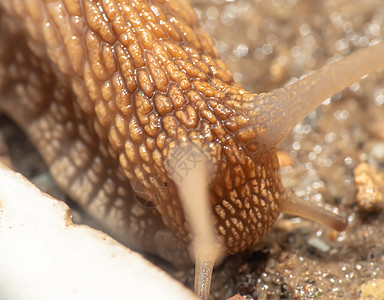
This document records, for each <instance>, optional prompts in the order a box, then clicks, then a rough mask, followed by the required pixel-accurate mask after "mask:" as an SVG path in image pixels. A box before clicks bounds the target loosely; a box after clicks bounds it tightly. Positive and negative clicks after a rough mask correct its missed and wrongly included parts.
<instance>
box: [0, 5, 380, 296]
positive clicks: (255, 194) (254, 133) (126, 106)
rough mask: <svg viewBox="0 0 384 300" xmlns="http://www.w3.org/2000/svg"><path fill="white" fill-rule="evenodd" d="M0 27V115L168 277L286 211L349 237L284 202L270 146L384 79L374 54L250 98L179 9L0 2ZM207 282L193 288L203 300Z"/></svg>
mask: <svg viewBox="0 0 384 300" xmlns="http://www.w3.org/2000/svg"><path fill="white" fill-rule="evenodd" d="M0 20H1V27H0V28H1V29H0V37H1V40H6V41H7V43H6V44H5V45H4V47H2V48H1V49H0V109H1V110H2V111H3V112H5V113H6V114H8V115H9V116H11V118H13V119H14V120H15V121H16V122H17V123H18V124H19V125H20V126H21V127H22V128H23V129H24V130H25V131H26V132H27V134H28V136H29V137H30V139H31V140H32V141H33V143H34V144H35V145H36V147H37V149H38V150H39V151H40V153H41V154H42V156H43V157H44V159H45V161H46V162H47V164H48V165H49V168H50V171H51V173H52V175H53V177H54V178H55V180H56V181H57V183H58V185H59V186H60V187H61V188H62V189H63V190H64V191H66V193H67V194H68V195H69V196H70V197H71V198H73V199H74V200H75V201H76V202H78V203H79V204H80V205H81V206H82V207H84V208H85V210H86V211H87V212H88V213H89V214H90V215H91V216H93V217H94V218H95V219H97V220H98V221H100V222H101V223H102V224H103V226H104V227H105V228H106V230H108V231H109V232H111V233H112V234H113V235H114V236H115V237H117V238H118V239H119V240H120V241H122V242H124V243H126V244H128V245H129V246H131V247H133V248H135V249H138V250H142V251H149V252H152V253H155V254H158V255H160V256H162V257H163V258H165V259H167V260H169V261H172V262H173V263H175V264H177V265H183V264H186V263H187V262H189V261H190V260H191V256H190V249H189V248H190V246H191V245H192V248H193V251H194V252H193V253H192V254H193V255H192V260H196V263H197V264H198V265H201V262H204V261H206V260H207V261H209V264H210V267H209V269H210V271H208V272H211V268H212V267H213V264H214V262H215V260H216V258H217V256H220V255H221V253H224V254H233V253H237V252H239V251H243V250H245V249H247V248H248V247H250V246H252V245H254V244H255V243H257V242H258V240H259V239H260V238H261V237H262V236H263V235H264V234H265V233H266V232H267V231H268V230H269V229H270V228H271V226H272V225H273V223H274V222H275V220H276V219H277V217H278V216H279V214H280V213H281V212H288V213H295V214H297V215H300V216H305V217H309V218H311V219H314V220H317V221H319V222H322V223H324V224H326V225H328V226H331V227H333V228H335V229H338V230H344V229H345V227H346V222H345V219H343V218H341V217H338V216H335V215H333V214H331V213H328V212H325V211H322V210H320V209H317V208H315V207H310V206H308V205H307V204H305V203H302V202H300V201H298V200H296V199H290V198H289V197H287V194H286V192H285V190H284V188H283V186H282V183H281V180H280V176H279V163H278V159H277V154H276V144H277V143H278V142H279V141H280V140H281V139H282V138H283V137H284V136H285V135H286V134H287V133H288V132H289V131H290V129H291V128H292V127H293V126H294V125H295V124H297V123H298V122H299V121H300V120H301V119H302V118H304V117H305V116H306V115H307V114H309V113H310V112H311V111H312V110H313V109H314V108H315V107H316V106H317V105H319V104H320V103H321V102H322V101H323V100H324V99H326V98H327V97H329V96H331V95H332V94H333V93H335V92H337V91H339V90H340V89H342V88H343V87H345V86H348V85H349V84H351V83H353V82H355V81H356V80H358V79H359V78H360V77H361V76H362V75H364V74H366V73H368V72H371V71H374V70H376V69H379V68H381V67H383V66H384V57H383V58H380V59H374V58H373V57H375V56H377V57H379V56H380V53H383V50H384V45H383V44H378V45H376V46H373V47H370V48H367V49H363V50H361V51H359V52H357V53H355V54H352V55H351V56H349V57H347V58H345V59H343V60H340V61H338V62H335V63H333V64H330V65H327V66H325V67H323V68H322V69H320V70H319V71H317V72H314V73H312V74H311V75H309V76H307V77H305V78H303V79H302V80H300V81H298V82H296V83H294V84H292V85H290V86H288V87H286V88H283V89H280V90H276V91H273V92H270V93H266V94H258V95H256V94H251V93H248V92H246V91H245V90H243V89H242V88H241V87H239V86H238V85H237V84H235V83H234V81H233V79H232V75H231V73H230V71H229V70H228V69H227V68H226V67H225V65H224V64H223V62H222V61H221V60H220V58H219V56H218V52H217V50H216V48H215V46H214V44H213V42H212V40H211V39H210V37H209V36H208V35H207V34H206V33H205V32H204V31H203V30H202V29H201V27H200V25H199V22H198V18H197V16H196V15H195V13H194V11H193V9H192V8H191V7H190V5H189V4H188V2H187V1H183V0H169V1H165V0H157V1H139V0H136V1H123V0H114V1H113V0H110V1H108V0H103V1H90V0H62V1H48V0H29V1H27V0H19V1H12V0H2V1H1V2H0ZM201 162H204V163H203V165H202V167H201V169H199V168H197V166H201ZM208 165H209V166H208ZM197 169H199V170H201V172H203V173H205V174H206V177H205V178H206V179H207V183H208V186H206V184H205V185H204V183H203V182H201V180H200V181H198V180H197V179H196V178H197V177H198V175H197V177H196V174H194V175H193V173H194V171H195V170H197ZM191 174H192V175H193V176H195V177H193V179H191V178H192V177H189V176H192V175H191ZM186 182H188V183H189V185H190V186H192V187H193V188H195V189H196V190H205V189H206V190H207V193H206V194H202V195H201V196H199V198H203V199H202V201H203V202H204V203H206V204H207V203H208V204H209V205H208V206H209V208H210V209H211V212H209V213H208V214H207V216H206V218H205V217H204V218H205V219H207V220H208V223H209V222H210V223H211V224H213V226H212V228H211V229H209V230H208V231H211V233H212V234H210V236H211V237H212V239H214V240H215V241H214V244H215V245H216V244H217V246H214V247H213V248H214V249H208V250H207V251H201V249H199V246H198V245H200V244H199V243H200V241H201V240H202V239H203V238H202V237H201V231H200V230H199V229H195V225H192V224H193V223H194V222H193V218H195V217H193V216H190V214H189V212H186V205H185V202H183V201H185V200H184V199H185V198H188V195H190V194H191V193H183V191H184V190H185V189H186V188H187V187H185V186H184V187H183V183H184V184H185V183H186ZM192 198H193V197H192ZM191 201H193V199H192V200H187V202H188V203H190V202H191ZM204 218H202V219H204ZM196 226H197V227H198V225H196ZM207 226H208V225H207ZM199 232H200V233H199ZM208 235H209V234H208ZM216 237H217V240H216V239H215V238H216ZM212 239H210V241H212ZM207 244H209V243H207V242H203V243H201V245H203V246H201V247H203V248H204V247H205V246H204V245H207ZM211 244H212V243H211ZM208 248H209V247H208ZM215 249H216V250H217V251H216V250H215ZM193 256H194V257H193ZM197 269H198V268H197ZM198 270H199V269H198ZM204 271H205V269H204V268H203V269H202V270H201V272H200V271H198V272H197V276H199V273H204ZM200 275H201V274H200ZM208 277H209V276H208ZM204 280H205V279H204ZM204 280H202V282H203V283H202V284H198V286H197V287H196V288H195V289H196V290H197V292H198V293H199V295H201V296H202V297H207V296H208V295H207V294H208V293H209V280H210V279H209V278H207V279H206V281H204ZM200 281H201V280H200V279H199V280H197V282H200ZM207 282H208V284H207ZM202 285H203V286H207V285H208V290H207V289H206V288H201V286H202Z"/></svg>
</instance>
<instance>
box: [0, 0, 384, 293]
mask: <svg viewBox="0 0 384 300" xmlns="http://www.w3.org/2000/svg"><path fill="white" fill-rule="evenodd" d="M193 3H194V5H195V7H196V8H197V11H198V14H199V15H200V17H201V20H202V22H203V24H204V28H205V30H206V31H207V32H208V33H209V34H210V35H212V36H213V37H214V39H215V41H216V44H217V46H218V49H219V51H220V52H221V53H222V58H223V60H224V61H225V62H226V63H227V65H228V66H229V67H230V69H231V70H232V71H233V74H234V78H235V79H236V80H237V81H238V82H240V83H241V84H243V86H244V87H245V88H246V89H247V90H248V91H252V92H262V91H269V90H271V89H274V88H277V87H281V86H283V85H285V84H286V83H287V82H289V81H290V80H292V79H295V78H298V77H300V76H302V75H303V74H305V73H308V72H309V71H312V70H316V69H317V68H319V67H321V66H323V65H324V64H326V63H327V62H328V61H330V60H332V59H334V58H337V57H340V56H344V55H348V54H349V53H351V52H353V51H355V50H357V49H359V48H362V47H365V46H367V45H369V44H370V43H372V42H375V41H381V40H382V39H383V38H384V2H383V1H382V0H377V1H374V0H313V1H307V0H301V1H299V0H268V1H267V0H265V1H263V0H259V1H256V0H254V1H251V0H239V1H229V0H228V1H223V0H214V1H208V0H194V1H193ZM383 55H384V54H383ZM0 123H1V124H0V130H2V131H3V132H5V135H6V140H7V142H8V146H9V147H10V151H9V152H10V153H11V156H12V157H13V160H14V162H15V165H16V168H17V169H18V170H22V171H23V173H25V174H29V176H30V177H32V178H33V179H34V180H35V181H37V182H38V183H39V184H40V185H42V186H43V188H44V189H45V190H48V191H49V192H51V193H54V195H55V196H57V197H59V198H61V199H63V198H65V197H64V195H63V194H61V193H60V192H59V191H57V190H56V189H55V188H54V187H52V186H51V184H50V181H49V179H47V178H49V177H48V175H47V173H46V169H45V170H44V167H42V168H41V166H40V163H36V162H37V161H38V160H37V158H36V157H37V154H36V153H34V152H33V148H32V146H30V145H28V144H25V139H24V138H16V137H19V136H20V133H19V132H18V131H17V129H16V128H15V127H14V126H13V125H11V124H10V123H9V122H8V121H6V120H4V118H0ZM279 150H281V151H282V153H283V156H284V157H285V165H286V166H284V167H282V169H281V174H282V178H283V181H284V185H285V187H286V188H287V189H290V190H292V191H293V193H294V194H296V196H298V197H303V198H305V199H306V200H308V201H311V202H312V203H314V205H330V206H332V207H336V208H338V211H339V212H341V213H343V214H346V215H348V216H349V221H350V226H349V228H348V230H347V231H346V232H345V233H342V234H336V233H335V232H332V231H330V230H328V229H327V228H325V227H323V226H321V225H317V224H314V223H312V222H309V221H304V220H301V219H299V218H290V217H287V216H284V217H283V218H281V219H280V220H279V222H278V223H277V224H276V226H275V228H274V229H273V230H272V231H271V232H270V233H269V234H268V236H267V237H266V238H265V239H264V240H263V241H262V242H261V243H260V244H258V245H257V246H255V248H254V249H250V251H248V252H247V253H244V254H241V255H236V256H233V257H229V258H227V259H226V260H225V261H224V263H223V264H222V265H221V266H219V267H217V268H216V269H215V271H214V277H213V292H212V295H213V297H214V298H215V299H225V298H227V297H230V296H232V295H234V294H237V293H239V294H241V295H243V296H244V297H245V298H246V299H280V298H283V299H312V298H315V299H332V298H340V299H358V298H361V299H370V297H371V298H372V299H375V298H373V296H372V295H371V296H369V293H370V292H371V291H373V292H374V293H376V296H377V299H382V298H384V296H383V295H384V294H383V292H382V291H381V294H380V290H379V288H380V286H382V285H384V284H383V282H384V256H383V254H384V246H383V242H384V213H383V212H381V211H374V212H364V211H363V206H362V205H359V204H358V202H357V197H356V185H355V183H354V170H355V168H356V167H357V166H358V165H359V163H361V162H367V163H368V165H369V167H370V168H376V169H377V170H378V172H379V173H380V172H381V171H383V168H384V73H376V74H372V75H370V76H368V77H366V78H364V79H363V80H361V81H360V82H359V83H356V84H354V85H352V86H351V87H349V88H347V89H346V90H345V91H343V92H341V93H339V94H337V95H335V96H333V97H332V98H331V99H328V100H327V101H325V102H324V104H323V105H321V106H320V107H319V108H318V109H317V110H316V111H315V112H314V113H312V114H311V115H310V116H309V117H308V118H307V119H306V120H305V121H303V122H302V123H301V124H299V125H298V126H296V127H295V129H294V130H293V132H292V133H291V134H290V135H289V136H288V137H287V138H286V139H285V140H284V141H283V142H282V143H281V144H280V145H279ZM0 151H1V150H0ZM0 155H1V153H0ZM379 177H380V176H379ZM377 189H378V190H379V193H380V194H381V189H382V186H381V185H380V182H378V183H377ZM75 217H76V216H75ZM174 276H176V277H178V278H180V279H181V280H182V281H183V282H185V283H186V284H187V285H188V286H192V281H193V279H192V272H191V271H190V272H184V271H180V272H174Z"/></svg>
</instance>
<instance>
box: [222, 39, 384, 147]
mask: <svg viewBox="0 0 384 300" xmlns="http://www.w3.org/2000/svg"><path fill="white" fill-rule="evenodd" d="M383 53H384V42H381V43H379V44H376V45H374V46H371V47H367V48H364V49H361V50H359V51H356V52H355V53H353V54H351V55H349V56H347V57H344V58H342V59H340V60H338V61H335V62H333V63H330V64H328V65H326V66H324V67H322V68H320V69H318V70H317V71H314V72H312V73H310V74H308V75H306V76H304V77H302V78H301V79H299V80H297V81H296V82H294V83H292V84H290V85H288V86H286V87H284V88H281V89H277V90H275V91H272V92H269V93H261V94H242V95H234V96H233V97H231V98H230V99H228V100H227V101H226V104H227V105H228V106H231V107H232V108H234V109H236V112H237V113H238V114H239V116H241V119H242V120H244V119H246V120H247V122H244V121H243V123H247V124H246V125H243V127H242V128H241V130H240V132H241V134H240V139H241V138H242V139H243V140H244V141H247V142H250V141H253V140H256V139H257V141H258V143H259V144H265V145H276V144H277V143H278V142H280V141H281V140H282V139H283V138H284V137H285V136H286V135H287V134H288V133H289V132H290V131H291V129H292V128H293V127H294V126H295V125H296V124H297V123H299V122H301V121H302V120H303V119H304V118H305V117H306V116H307V115H308V114H310V113H311V112H312V111H313V110H314V109H315V108H316V107H317V106H319V105H320V104H321V103H322V102H323V101H324V100H326V99H327V98H329V97H331V96H332V95H333V94H335V93H337V92H339V91H340V90H342V89H344V88H346V87H348V86H349V85H351V84H353V83H355V82H356V81H358V80H359V79H360V78H361V77H363V76H364V75H366V74H368V73H371V72H373V71H377V70H380V69H382V68H384V56H383ZM239 119H240V117H239ZM237 134H238V135H239V133H237Z"/></svg>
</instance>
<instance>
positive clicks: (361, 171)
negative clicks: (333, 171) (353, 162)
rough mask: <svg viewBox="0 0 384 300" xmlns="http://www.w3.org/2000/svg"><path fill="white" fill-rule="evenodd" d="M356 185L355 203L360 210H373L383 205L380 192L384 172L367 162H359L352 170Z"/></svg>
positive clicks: (379, 208)
mask: <svg viewBox="0 0 384 300" xmlns="http://www.w3.org/2000/svg"><path fill="white" fill-rule="evenodd" d="M354 175H355V184H356V187H357V203H358V205H359V208H360V210H362V211H364V212H374V211H378V210H381V209H382V208H383V206H384V201H383V194H382V192H381V189H382V186H380V185H382V184H383V182H384V174H383V173H381V172H378V171H377V170H376V169H375V168H374V167H373V166H371V165H369V164H367V163H360V164H359V165H358V166H357V167H356V168H355V170H354Z"/></svg>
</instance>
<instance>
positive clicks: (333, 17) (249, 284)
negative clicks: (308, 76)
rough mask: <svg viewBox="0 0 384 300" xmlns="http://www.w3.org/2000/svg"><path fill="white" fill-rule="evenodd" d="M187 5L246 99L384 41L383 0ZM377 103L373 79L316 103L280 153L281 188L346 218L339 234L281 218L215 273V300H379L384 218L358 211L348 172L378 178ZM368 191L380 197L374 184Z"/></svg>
mask: <svg viewBox="0 0 384 300" xmlns="http://www.w3.org/2000/svg"><path fill="white" fill-rule="evenodd" d="M194 2H195V3H196V4H195V5H196V7H198V12H199V15H200V16H201V19H202V21H203V24H204V28H205V29H206V31H208V32H209V34H211V35H212V36H213V37H214V38H215V40H216V43H217V46H218V48H219V50H220V52H221V53H222V58H223V60H224V61H225V62H226V63H227V64H228V66H229V67H230V69H231V70H232V71H233V74H234V78H235V79H236V80H237V81H239V82H240V83H242V84H243V85H244V87H245V88H246V89H247V90H248V91H252V92H262V91H269V90H272V89H274V88H277V87H282V86H284V85H285V84H286V83H287V82H289V81H290V80H292V79H294V78H298V77H300V76H302V75H303V74H305V73H308V72H309V71H312V70H316V69H317V68H319V67H321V66H323V65H324V64H326V63H327V62H329V61H331V60H332V59H334V58H338V57H340V56H344V55H348V54H349V53H351V52H353V51H355V50H357V49H359V48H362V47H366V46H367V45H370V44H371V43H373V42H376V41H381V40H383V38H384V2H383V1H373V0H363V1H361V0H360V1H357V0H356V1H350V0H336V1H335V0H331V1H324V0H322V1H306V0H303V1H296V0H274V1H273V0H272V1H271V0H269V1H247V0H241V1H219V0H216V1H205V0H204V1H203V0H200V1H199V0H196V1H194ZM383 55H384V54H383ZM383 103H384V73H376V74H372V75H370V76H368V77H366V78H364V79H363V80H361V81H360V82H359V83H356V84H353V85H352V86H350V87H349V88H347V89H346V90H345V91H343V92H341V93H339V94H337V95H335V96H333V97H332V98H331V99H328V100H327V101H325V102H324V104H323V105H321V107H319V108H318V109H317V110H316V111H315V112H314V113H312V114H311V115H310V116H309V117H308V118H307V119H306V120H305V121H303V122H302V123H301V124H299V125H298V126H296V127H295V128H294V130H293V132H292V133H291V134H290V135H289V136H288V137H287V138H286V139H285V140H284V141H283V142H282V143H281V144H280V145H279V149H280V150H281V151H284V153H283V154H284V156H285V161H287V162H286V163H287V164H288V165H287V166H285V167H283V168H282V170H281V174H282V178H283V181H284V185H285V187H286V188H287V189H291V190H292V191H293V193H294V194H296V196H299V197H303V198H305V199H306V200H308V201H311V202H312V203H314V205H331V206H334V207H337V208H338V211H339V212H341V213H343V214H346V215H348V216H349V222H350V226H349V228H348V230H347V231H346V232H345V233H342V234H337V233H335V232H332V231H330V230H328V229H327V228H324V227H323V226H321V225H317V224H314V223H312V222H309V221H303V220H301V219H299V218H288V217H284V218H282V219H281V220H280V222H279V223H278V224H276V226H275V229H274V230H273V231H272V232H270V234H269V235H268V236H267V237H266V238H265V240H264V241H263V242H262V243H261V244H260V245H258V246H256V249H259V250H258V251H256V252H252V251H249V253H246V254H244V255H242V256H235V257H231V258H229V259H227V260H226V262H225V264H224V265H222V266H220V267H219V268H217V269H216V270H215V274H214V284H213V286H214V287H213V289H214V292H213V294H214V295H215V297H216V298H217V299H223V298H225V297H229V296H231V295H233V294H236V293H239V294H242V295H244V296H245V297H246V298H247V299H279V298H285V299H297V298H306V299H311V298H316V299H332V298H343V299H357V298H359V297H360V298H362V299H367V298H370V297H372V299H374V295H376V297H377V299H383V297H384V294H383V292H382V291H380V287H381V286H382V285H383V280H384V256H383V254H384V246H383V242H384V235H383V233H384V213H383V212H380V211H377V210H376V211H375V210H374V212H363V209H364V205H358V203H357V198H356V185H355V183H354V173H353V172H354V169H355V168H356V167H357V166H358V165H359V163H361V162H367V163H368V165H369V167H370V168H376V169H377V170H378V172H379V173H380V172H381V171H383V168H384V131H383V129H384V105H383ZM376 188H377V189H378V191H379V193H380V194H382V181H381V182H379V183H378V184H377V186H376ZM360 200H361V199H360ZM371 291H374V293H373V294H372V295H371V296H369V294H370V292H371Z"/></svg>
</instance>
